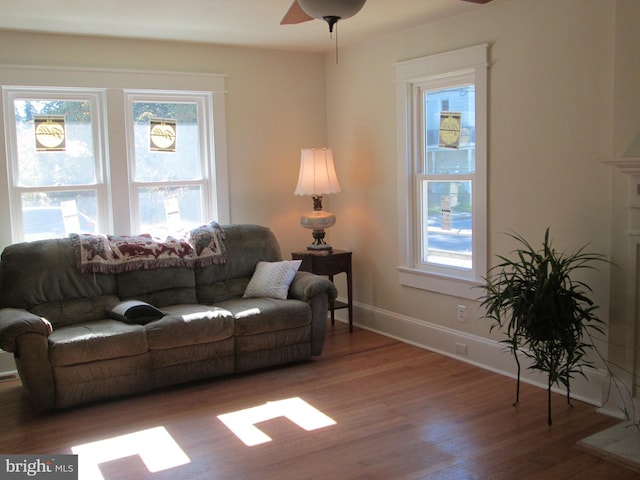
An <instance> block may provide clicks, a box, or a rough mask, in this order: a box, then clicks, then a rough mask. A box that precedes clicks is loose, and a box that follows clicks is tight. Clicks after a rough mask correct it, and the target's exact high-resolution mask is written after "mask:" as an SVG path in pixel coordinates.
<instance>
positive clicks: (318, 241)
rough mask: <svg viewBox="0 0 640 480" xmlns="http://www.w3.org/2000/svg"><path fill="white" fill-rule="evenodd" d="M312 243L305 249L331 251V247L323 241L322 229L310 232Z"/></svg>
mask: <svg viewBox="0 0 640 480" xmlns="http://www.w3.org/2000/svg"><path fill="white" fill-rule="evenodd" d="M312 235H313V240H314V241H313V243H312V244H311V245H309V246H308V247H307V250H314V251H318V250H324V251H331V250H333V247H332V246H331V245H329V244H328V243H326V242H325V241H324V236H325V232H324V229H314V230H313V232H312Z"/></svg>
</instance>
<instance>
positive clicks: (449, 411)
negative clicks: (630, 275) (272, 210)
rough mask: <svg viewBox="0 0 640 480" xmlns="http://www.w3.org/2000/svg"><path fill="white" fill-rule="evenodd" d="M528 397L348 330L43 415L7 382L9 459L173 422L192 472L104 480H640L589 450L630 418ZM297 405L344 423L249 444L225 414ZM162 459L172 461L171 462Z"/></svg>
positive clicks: (273, 430) (105, 471)
mask: <svg viewBox="0 0 640 480" xmlns="http://www.w3.org/2000/svg"><path fill="white" fill-rule="evenodd" d="M514 389H515V384H514V380H512V379H509V378H506V377H503V376H500V375H497V374H494V373H491V372H488V371H486V370H482V369H480V368H477V367H474V366H472V365H469V364H466V363H463V362H459V361H456V360H454V359H451V358H448V357H444V356H441V355H438V354H436V353H432V352H429V351H426V350H422V349H419V348H416V347H413V346H410V345H407V344H403V343H400V342H397V341H395V340H392V339H389V338H386V337H383V336H380V335H376V334H374V333H371V332H367V331H365V330H361V329H358V328H356V329H354V332H353V334H349V333H348V330H347V326H346V325H343V324H341V323H337V324H336V326H335V328H332V327H331V326H329V335H328V337H327V342H326V346H325V352H324V353H323V355H322V356H321V357H319V358H317V359H314V360H313V361H309V362H305V363H301V364H296V365H290V366H286V367H282V368H277V369H271V370H266V371H260V372H254V373H250V374H246V375H241V376H236V377H229V378H223V379H216V380H211V381H206V382H200V383H196V384H190V385H183V386H180V387H177V388H170V389H166V390H162V391H156V392H153V393H150V394H147V395H141V396H136V397H130V398H125V399H119V400H113V401H109V402H104V403H99V404H94V405H88V406H84V407H80V408H74V409H69V410H65V411H61V412H54V413H48V414H38V413H34V412H33V411H32V410H31V408H30V407H29V405H28V403H27V401H26V400H25V398H24V396H23V392H22V387H21V386H20V384H19V382H17V381H9V382H3V383H0V415H1V416H0V452H1V453H36V454H54V453H58V454H61V453H71V452H72V450H71V449H72V447H76V446H79V445H82V444H86V443H89V442H96V441H99V440H106V439H110V438H114V437H120V436H123V435H128V434H135V433H136V432H141V431H145V430H148V429H152V428H158V427H163V428H164V430H157V431H154V432H163V431H165V430H166V432H168V434H169V435H170V438H172V439H173V441H175V444H177V446H178V447H179V450H181V451H182V452H183V459H182V462H178V463H182V464H179V465H176V466H174V467H173V468H168V469H165V470H160V471H157V472H155V473H151V472H149V471H148V469H147V467H146V466H145V464H144V463H143V460H142V459H141V456H139V455H130V456H127V457H125V458H121V459H118V460H111V461H105V462H104V463H102V464H101V465H100V470H101V476H102V477H103V478H105V479H107V480H113V479H135V480H139V479H154V480H165V479H167V480H168V479H171V480H176V479H203V480H205V479H206V480H212V479H242V480H245V479H261V480H264V479H285V478H286V479H323V480H325V479H384V480H387V479H447V480H452V479H453V480H455V479H465V480H466V479H538V478H539V479H545V480H546V479H581V480H582V479H596V478H598V479H613V478H615V479H616V480H625V479H631V478H640V475H639V474H637V473H635V472H633V471H631V470H628V469H625V468H624V467H622V466H619V465H616V464H614V463H610V462H607V461H605V460H603V459H601V458H599V457H597V456H593V455H591V454H589V453H586V452H584V451H582V450H580V449H578V448H577V447H576V446H575V444H576V442H577V441H578V440H580V439H582V438H584V437H586V436H588V435H591V434H593V433H595V432H598V431H600V430H603V429H605V428H607V427H610V426H612V425H614V424H616V423H617V422H618V421H617V420H616V419H613V418H610V417H607V416H604V415H601V414H599V413H597V412H596V408H595V407H593V406H591V405H588V404H585V403H582V402H579V401H574V406H573V407H569V406H567V404H566V402H565V401H564V398H563V397H562V396H560V395H556V396H554V399H553V418H554V425H553V426H552V427H548V426H547V424H546V392H545V391H544V390H541V389H538V388H536V387H532V386H529V385H526V384H525V385H523V387H522V392H521V402H520V405H519V406H518V407H512V406H511V402H512V400H513V395H514ZM289 398H300V399H302V400H304V402H306V403H307V404H309V405H311V406H313V407H315V408H316V409H318V410H320V411H321V412H322V413H324V414H325V415H327V416H329V417H331V419H333V420H334V421H335V424H334V425H330V426H325V427H323V428H319V429H316V430H310V431H306V430H304V429H302V428H300V427H298V426H297V425H295V424H294V423H292V422H291V421H289V420H288V419H286V418H284V417H277V418H273V419H270V420H266V421H263V422H261V423H257V426H258V427H259V429H260V430H261V431H262V432H264V433H265V434H267V435H268V436H270V437H271V438H272V440H271V441H268V442H266V443H262V444H259V445H256V446H253V447H248V446H246V445H245V444H244V443H242V441H240V440H239V439H238V438H237V437H236V436H235V435H234V434H233V433H232V432H231V431H230V430H229V429H228V428H227V427H226V426H225V424H223V423H222V421H220V420H219V419H218V418H217V417H218V415H221V414H227V413H230V412H234V411H238V410H242V409H247V408H251V407H256V406H259V405H263V404H266V403H267V402H273V401H278V400H284V399H289ZM292 413H293V412H292ZM154 435H155V437H154V438H157V439H158V443H157V444H152V445H149V443H150V442H149V440H148V439H147V440H144V441H143V440H137V441H136V442H137V443H135V444H134V447H133V448H139V449H143V448H144V447H150V449H151V450H154V449H155V450H157V451H160V450H159V449H160V448H161V446H160V443H161V442H159V440H160V439H161V436H160V435H159V434H157V435H156V434H155V433H154ZM135 438H136V437H135V435H134V439H135ZM113 442H117V443H118V445H121V444H122V442H123V439H121V438H117V439H116V440H114V441H113ZM113 442H112V443H113ZM151 443H153V442H151ZM109 448H110V444H109V443H108V442H107V443H106V444H103V445H101V447H100V449H101V451H102V452H103V453H104V452H106V451H108V450H109ZM162 455H163V458H164V459H165V460H167V461H169V460H170V455H169V453H166V452H164V453H162ZM184 455H186V457H188V459H185V458H186V457H184ZM185 462H186V463H185ZM82 473H83V470H82V469H81V476H80V478H84V476H83V475H82ZM97 478H100V476H98V477H97Z"/></svg>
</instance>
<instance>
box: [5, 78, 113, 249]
mask: <svg viewBox="0 0 640 480" xmlns="http://www.w3.org/2000/svg"><path fill="white" fill-rule="evenodd" d="M3 97H4V105H5V106H6V107H7V108H6V109H3V110H4V115H3V117H4V122H5V125H6V133H7V135H6V139H7V141H6V151H7V152H8V161H7V162H6V165H7V175H8V182H9V185H8V190H9V207H10V211H9V216H10V219H11V226H12V229H11V230H12V240H13V241H14V242H15V241H24V236H25V228H24V225H23V222H22V200H21V196H22V194H23V193H28V192H69V191H86V190H93V191H95V193H96V202H97V210H98V214H99V218H98V219H97V220H98V224H97V226H98V228H101V227H102V225H103V223H101V221H102V222H104V219H105V218H108V216H107V208H106V195H107V193H106V191H107V188H106V185H105V179H106V178H107V177H108V173H107V170H106V168H107V165H106V164H107V162H106V160H107V154H106V144H105V137H104V135H103V132H104V131H105V128H106V118H105V111H104V106H105V91H104V89H99V88H67V87H33V86H5V87H3ZM21 99H22V100H37V99H42V100H58V99H60V100H67V101H72V100H86V101H89V103H90V105H91V112H92V118H91V129H92V132H93V140H94V145H93V153H94V179H93V182H91V183H78V184H73V185H44V186H43V185H39V186H35V187H29V186H22V185H20V182H19V175H20V173H19V172H20V167H19V158H18V144H17V143H16V141H15V140H16V139H17V132H16V117H15V110H14V108H13V106H14V101H15V100H21Z"/></svg>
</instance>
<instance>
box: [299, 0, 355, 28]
mask: <svg viewBox="0 0 640 480" xmlns="http://www.w3.org/2000/svg"><path fill="white" fill-rule="evenodd" d="M365 2H366V0H298V4H299V5H300V7H301V8H302V10H304V11H305V13H306V14H307V15H309V16H310V17H313V18H317V19H318V20H324V21H325V22H327V23H329V24H330V21H329V20H328V19H327V18H329V19H333V23H334V24H335V23H336V22H337V21H338V20H344V19H346V18H350V17H353V16H354V15H355V14H356V13H358V12H359V11H360V9H361V8H362V7H363V6H364V4H365Z"/></svg>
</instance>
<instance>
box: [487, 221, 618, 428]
mask: <svg viewBox="0 0 640 480" xmlns="http://www.w3.org/2000/svg"><path fill="white" fill-rule="evenodd" d="M508 235H509V236H510V237H511V238H513V239H514V240H515V241H516V242H517V243H518V248H517V249H516V250H514V251H513V252H512V257H513V258H509V257H506V256H501V255H498V257H497V258H498V259H499V263H498V264H497V265H496V266H494V267H493V268H491V269H490V270H489V275H488V276H487V278H485V284H484V285H483V288H484V290H485V293H484V295H483V296H481V297H480V300H481V306H483V307H484V308H485V309H486V314H485V317H486V318H488V319H490V320H491V321H492V323H491V330H493V329H495V328H497V329H500V330H502V331H504V333H505V335H506V339H505V340H503V341H502V343H503V344H504V345H505V346H506V348H507V349H508V350H510V351H511V352H512V353H513V355H514V358H515V360H516V364H517V369H518V370H517V375H518V378H517V389H516V401H515V403H514V405H516V404H517V403H518V402H519V400H520V398H519V397H520V373H521V368H520V360H519V358H518V354H523V355H525V356H526V357H527V358H529V359H530V360H531V366H530V367H529V368H531V369H533V370H539V371H541V372H544V373H546V374H547V376H548V403H549V408H548V423H549V425H551V423H552V419H551V388H552V386H553V385H562V386H564V387H565V388H566V389H567V401H568V402H569V403H570V400H571V388H570V384H571V379H572V378H574V377H575V375H584V372H583V369H584V368H586V367H591V366H592V365H591V362H589V361H588V360H587V359H586V355H587V352H588V350H589V349H590V348H592V345H591V344H590V343H588V342H587V341H586V340H585V338H586V336H585V332H586V329H593V330H594V331H596V332H600V333H602V328H601V326H600V325H601V324H602V321H601V320H600V319H599V318H598V316H597V315H596V313H595V311H596V309H597V308H598V307H597V306H596V305H594V303H593V301H592V300H591V299H590V295H591V294H592V289H591V288H590V287H589V285H587V284H586V283H584V282H582V281H578V280H575V279H574V275H575V274H576V272H577V271H578V270H581V269H594V268H595V267H594V263H595V262H601V261H606V259H605V257H604V256H603V255H601V254H598V253H588V252H586V251H585V248H586V246H585V247H582V248H580V249H578V250H577V251H576V252H575V253H573V254H565V253H563V252H559V251H557V250H556V249H555V248H554V247H553V245H552V241H551V239H550V234H549V229H548V228H547V230H546V231H545V235H544V240H543V242H542V247H541V248H539V249H536V248H534V247H533V246H532V245H531V244H530V243H529V242H528V241H527V240H526V239H525V238H524V237H522V236H521V235H518V234H516V233H510V234H508Z"/></svg>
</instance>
